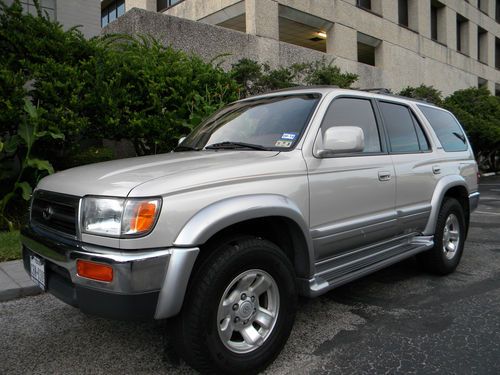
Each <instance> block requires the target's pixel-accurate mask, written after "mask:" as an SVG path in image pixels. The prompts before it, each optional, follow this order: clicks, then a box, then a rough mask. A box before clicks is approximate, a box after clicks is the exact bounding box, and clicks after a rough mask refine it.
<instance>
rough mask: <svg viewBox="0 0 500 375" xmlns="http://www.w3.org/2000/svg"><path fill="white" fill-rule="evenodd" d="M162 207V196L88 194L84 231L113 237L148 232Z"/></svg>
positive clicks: (84, 215) (83, 223)
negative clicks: (141, 196)
mask: <svg viewBox="0 0 500 375" xmlns="http://www.w3.org/2000/svg"><path fill="white" fill-rule="evenodd" d="M160 208H161V198H152V199H135V198H134V199H124V198H104V197H85V198H83V202H82V211H83V212H82V232H85V233H89V234H97V235H104V236H110V237H136V236H140V235H145V234H147V233H149V232H150V231H151V230H152V229H153V227H154V225H155V223H156V220H157V218H158V214H159V212H160Z"/></svg>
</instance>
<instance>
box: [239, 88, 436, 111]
mask: <svg viewBox="0 0 500 375" xmlns="http://www.w3.org/2000/svg"><path fill="white" fill-rule="evenodd" d="M333 91H340V92H343V93H345V94H351V95H352V94H358V95H359V94H361V95H362V96H365V97H371V98H379V99H399V100H403V101H408V102H414V103H421V104H425V105H428V106H433V107H437V106H436V105H434V104H433V103H430V102H427V101H425V100H419V99H414V98H409V97H406V96H401V95H396V94H391V93H390V91H389V90H387V89H366V90H353V89H342V88H339V87H337V86H296V87H290V88H286V89H281V90H275V91H270V92H268V93H265V94H259V95H255V96H251V97H248V98H245V99H242V100H241V101H246V100H253V99H258V98H265V97H272V96H281V95H286V94H313V93H318V94H322V95H326V94H329V93H331V92H333Z"/></svg>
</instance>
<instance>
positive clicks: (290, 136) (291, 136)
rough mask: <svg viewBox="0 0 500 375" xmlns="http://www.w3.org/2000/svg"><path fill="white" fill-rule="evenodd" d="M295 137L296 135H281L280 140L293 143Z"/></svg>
mask: <svg viewBox="0 0 500 375" xmlns="http://www.w3.org/2000/svg"><path fill="white" fill-rule="evenodd" d="M295 137H297V133H283V135H282V136H281V139H288V140H291V141H293V140H294V139H295Z"/></svg>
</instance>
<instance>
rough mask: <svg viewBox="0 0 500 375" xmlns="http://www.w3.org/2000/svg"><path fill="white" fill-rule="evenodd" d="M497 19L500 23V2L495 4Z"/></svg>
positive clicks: (499, 0)
mask: <svg viewBox="0 0 500 375" xmlns="http://www.w3.org/2000/svg"><path fill="white" fill-rule="evenodd" d="M495 19H496V20H497V22H499V23H500V0H497V3H496V4H495Z"/></svg>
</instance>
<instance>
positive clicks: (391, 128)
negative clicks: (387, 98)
mask: <svg viewBox="0 0 500 375" xmlns="http://www.w3.org/2000/svg"><path fill="white" fill-rule="evenodd" d="M380 110H381V111H382V116H383V117H384V123H385V126H386V128H387V133H388V134H389V142H390V145H391V151H392V152H419V151H420V146H419V143H418V138H417V133H416V131H415V125H414V122H413V119H412V117H411V114H410V111H409V110H408V108H407V107H405V106H403V105H399V104H393V103H385V102H380Z"/></svg>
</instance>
